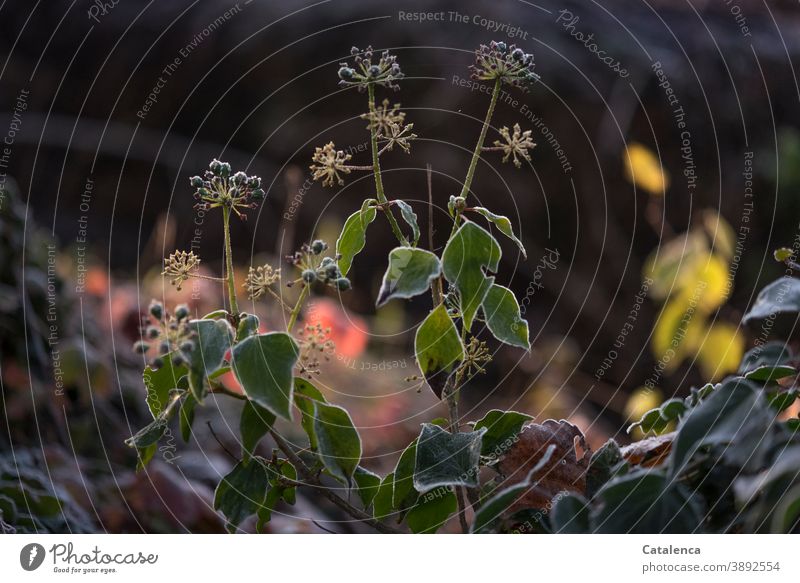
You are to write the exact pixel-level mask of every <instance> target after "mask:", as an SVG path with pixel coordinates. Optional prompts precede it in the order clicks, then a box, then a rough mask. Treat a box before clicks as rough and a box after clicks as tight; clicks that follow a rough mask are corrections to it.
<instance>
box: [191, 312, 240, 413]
mask: <svg viewBox="0 0 800 583" xmlns="http://www.w3.org/2000/svg"><path fill="white" fill-rule="evenodd" d="M187 327H188V329H189V330H191V331H192V332H194V334H193V335H192V342H193V343H194V348H193V349H192V351H191V352H190V353H189V354H188V357H189V388H190V389H191V391H192V394H193V395H194V397H195V399H197V401H198V402H200V403H202V402H203V397H204V396H205V391H206V378H207V377H208V375H210V374H211V373H213V372H215V371H216V370H217V369H219V368H220V367H221V366H222V362H223V360H224V358H225V354H226V353H227V352H228V349H230V347H231V343H232V341H233V329H232V328H231V325H230V324H228V322H227V320H192V321H191V322H189V324H188V325H187Z"/></svg>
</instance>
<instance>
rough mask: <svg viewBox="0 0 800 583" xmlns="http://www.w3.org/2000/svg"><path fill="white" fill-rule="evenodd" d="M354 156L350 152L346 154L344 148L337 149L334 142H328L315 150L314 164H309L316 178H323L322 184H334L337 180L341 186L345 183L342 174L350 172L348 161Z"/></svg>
mask: <svg viewBox="0 0 800 583" xmlns="http://www.w3.org/2000/svg"><path fill="white" fill-rule="evenodd" d="M350 158H352V156H351V155H350V154H345V153H344V150H337V149H336V146H335V144H334V143H333V142H328V143H327V144H325V145H324V146H323V147H322V148H317V149H316V150H315V151H314V156H313V157H312V161H313V162H314V164H312V165H311V166H309V168H310V169H311V171H312V172H313V173H314V174H313V176H312V178H313V179H314V180H319V179H320V178H321V179H322V186H333V184H334V182H336V183H337V184H338V185H339V186H341V185H342V184H344V179H342V177H341V176H340V173H341V174H350V170H351V168H350V166H348V165H347V162H348V161H349V160H350Z"/></svg>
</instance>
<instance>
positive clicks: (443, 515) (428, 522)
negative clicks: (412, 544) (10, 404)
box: [406, 487, 458, 534]
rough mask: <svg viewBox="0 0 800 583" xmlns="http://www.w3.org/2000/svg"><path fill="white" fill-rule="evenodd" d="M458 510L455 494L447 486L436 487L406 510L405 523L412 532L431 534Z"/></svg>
mask: <svg viewBox="0 0 800 583" xmlns="http://www.w3.org/2000/svg"><path fill="white" fill-rule="evenodd" d="M456 510H458V501H457V500H456V495H455V494H454V493H453V491H452V490H449V489H448V488H444V487H442V488H436V489H435V490H431V491H430V492H428V493H427V494H423V495H422V496H420V497H419V500H418V501H417V503H416V505H415V506H414V507H413V508H412V509H411V510H409V511H408V515H406V524H408V528H410V529H411V532H413V533H415V534H416V533H419V534H433V533H435V532H436V531H437V530H439V529H440V528H441V527H442V526H444V524H445V523H446V522H447V519H448V518H450V516H451V515H452V514H453V513H454V512H456Z"/></svg>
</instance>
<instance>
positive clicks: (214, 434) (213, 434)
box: [206, 421, 239, 463]
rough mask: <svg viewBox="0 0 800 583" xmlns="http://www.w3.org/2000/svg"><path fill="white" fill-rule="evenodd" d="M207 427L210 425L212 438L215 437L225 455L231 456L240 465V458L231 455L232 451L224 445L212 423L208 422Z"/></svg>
mask: <svg viewBox="0 0 800 583" xmlns="http://www.w3.org/2000/svg"><path fill="white" fill-rule="evenodd" d="M206 425H208V430H209V431H210V432H211V437H213V438H214V441H216V442H217V443H218V444H219V446H220V447H221V448H222V450H223V451H224V452H225V453H227V454H228V455H229V456H231V458H232V459H233V460H234V461H235V462H236V463H239V458H238V457H236V456H235V455H233V454H232V453H231V451H230V450H229V449H228V448H227V447H225V444H224V443H222V441H221V440H220V438H219V437H217V434H216V432H215V431H214V427H212V425H211V421H206Z"/></svg>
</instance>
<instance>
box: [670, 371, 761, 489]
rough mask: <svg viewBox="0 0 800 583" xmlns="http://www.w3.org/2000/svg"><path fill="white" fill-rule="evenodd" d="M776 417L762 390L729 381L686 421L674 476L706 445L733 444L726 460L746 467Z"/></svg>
mask: <svg viewBox="0 0 800 583" xmlns="http://www.w3.org/2000/svg"><path fill="white" fill-rule="evenodd" d="M773 417H774V415H773V413H772V412H771V411H770V410H769V406H768V404H767V402H766V399H765V397H764V394H763V391H762V390H761V389H760V388H759V387H757V386H756V385H754V384H752V383H751V382H750V381H747V380H745V379H742V378H729V379H726V380H725V381H723V382H722V383H721V384H720V385H719V386H718V387H717V389H716V390H715V391H714V392H713V393H711V394H710V395H709V396H708V397H707V398H706V399H705V400H704V401H702V402H700V404H699V405H697V407H695V408H694V409H691V410H690V411H689V413H688V414H687V415H686V416H685V417H684V418H683V421H682V423H681V425H680V427H679V428H678V436H677V437H676V438H675V441H674V442H673V445H672V452H671V453H670V457H671V471H672V475H677V474H678V473H679V472H680V471H682V470H683V468H684V466H685V464H686V463H687V462H688V461H689V458H690V457H691V456H692V455H693V454H694V453H695V452H696V451H697V450H698V449H699V448H701V447H703V446H704V445H707V444H715V445H726V444H730V445H731V447H727V448H725V453H724V455H725V457H726V458H728V459H730V460H733V461H736V462H739V463H742V464H744V463H745V462H747V461H748V460H749V459H750V458H751V456H752V455H753V454H754V452H755V451H756V448H758V447H759V446H760V445H762V442H763V441H765V440H764V439H763V437H764V432H765V428H766V427H769V425H770V424H771V422H772V420H773ZM763 445H766V444H763Z"/></svg>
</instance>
